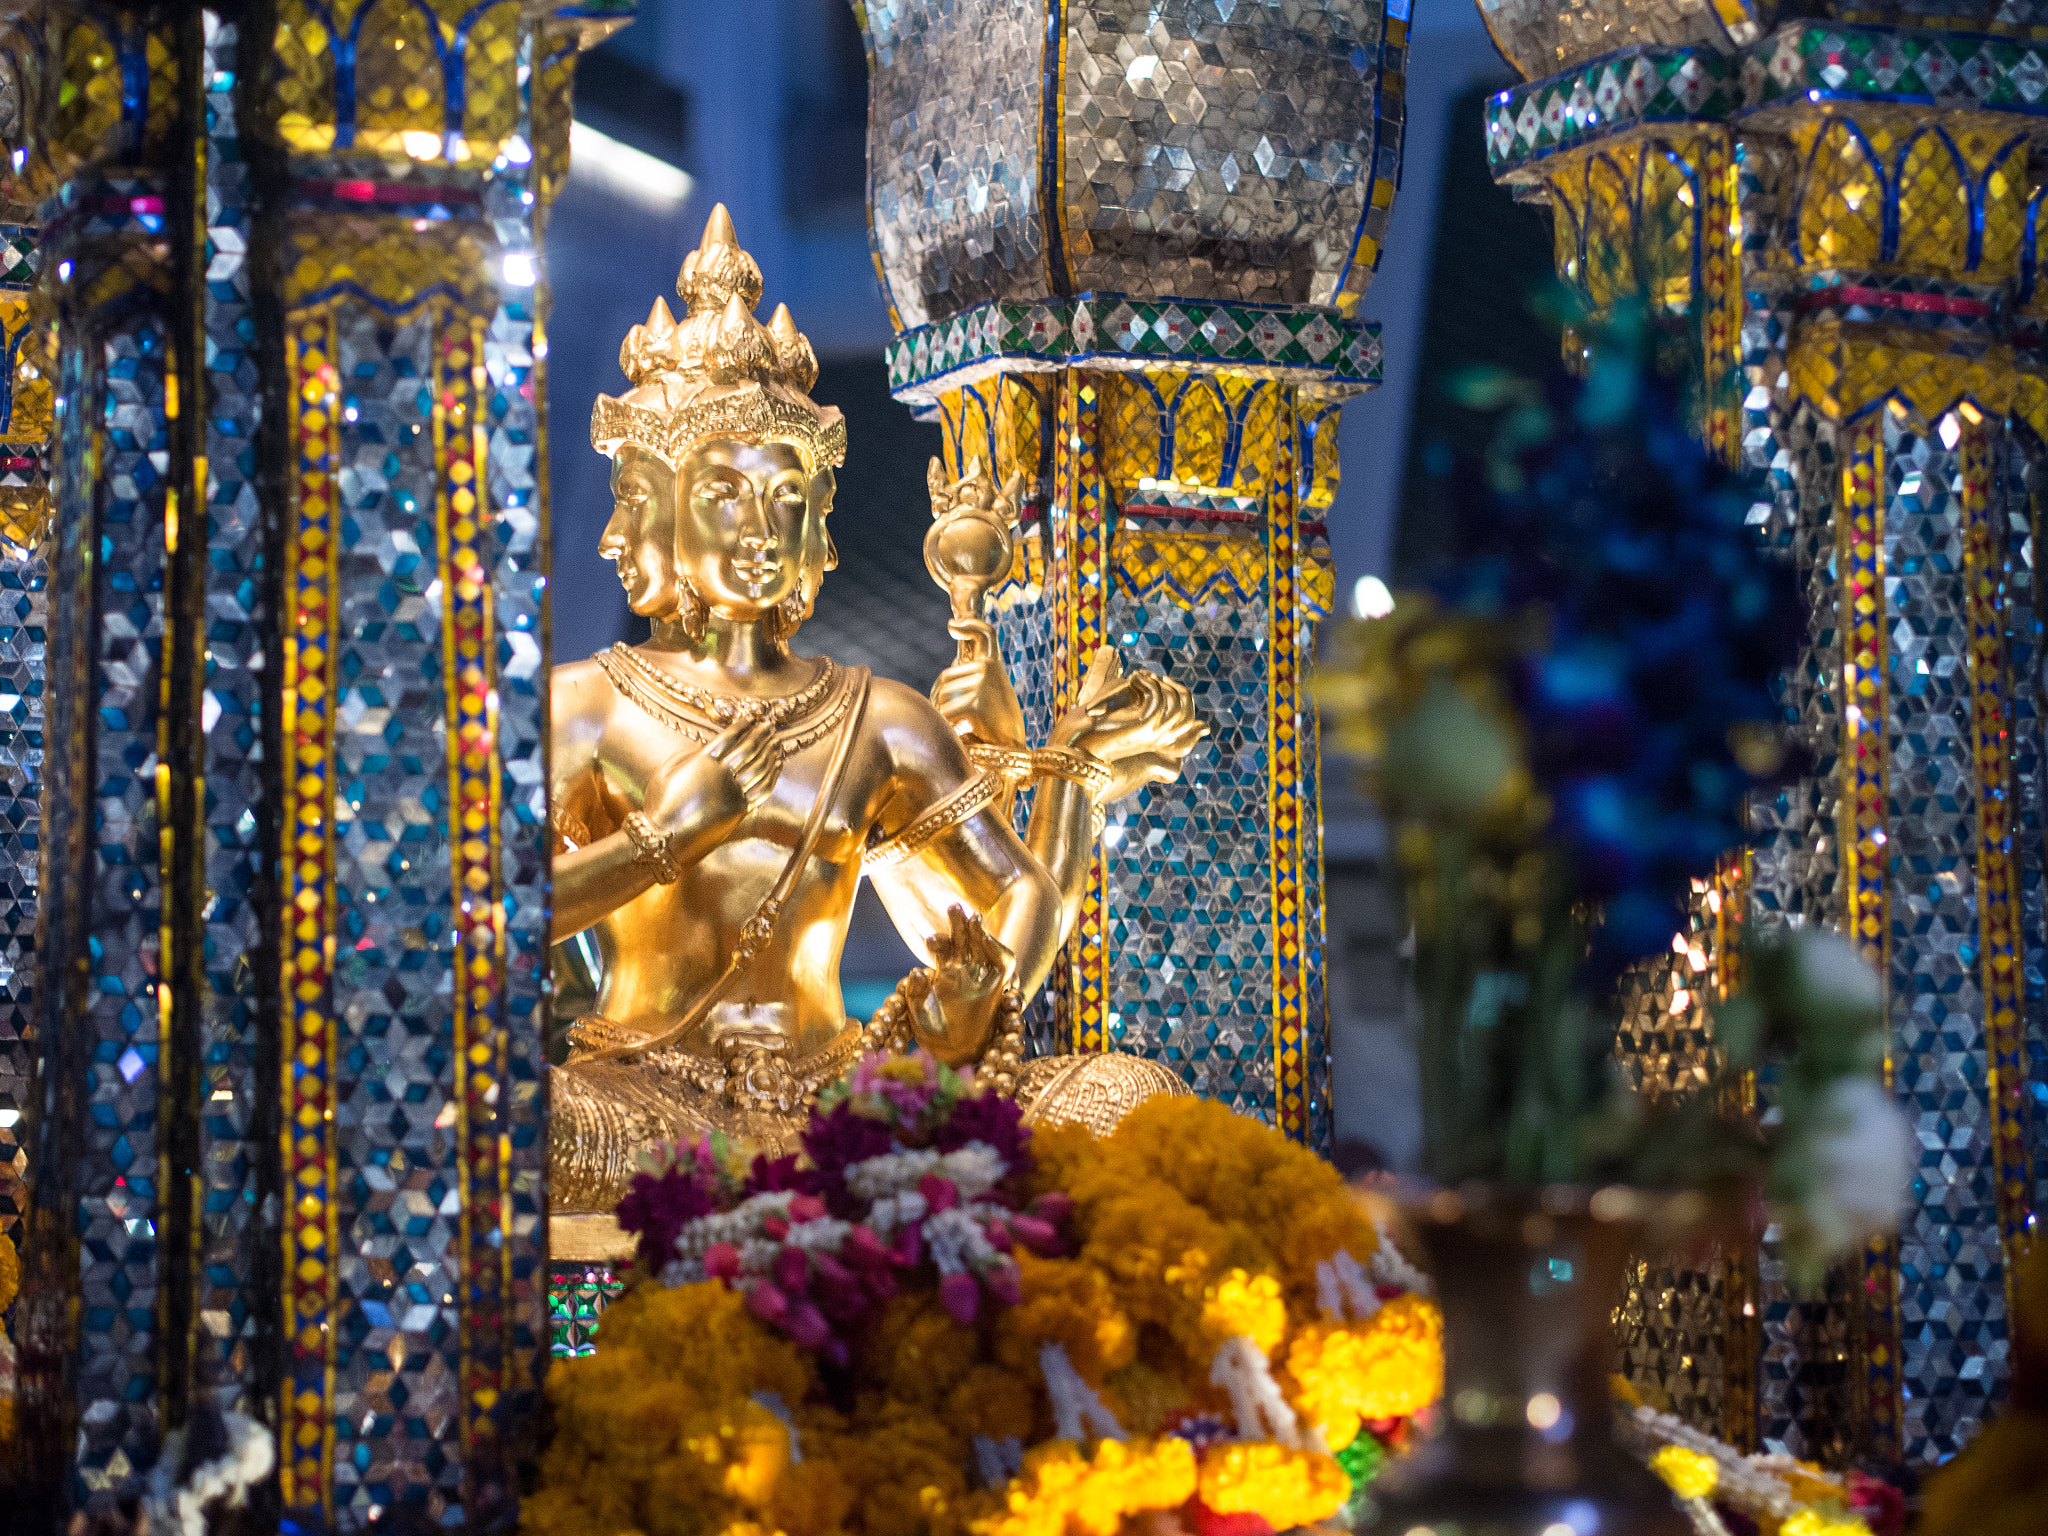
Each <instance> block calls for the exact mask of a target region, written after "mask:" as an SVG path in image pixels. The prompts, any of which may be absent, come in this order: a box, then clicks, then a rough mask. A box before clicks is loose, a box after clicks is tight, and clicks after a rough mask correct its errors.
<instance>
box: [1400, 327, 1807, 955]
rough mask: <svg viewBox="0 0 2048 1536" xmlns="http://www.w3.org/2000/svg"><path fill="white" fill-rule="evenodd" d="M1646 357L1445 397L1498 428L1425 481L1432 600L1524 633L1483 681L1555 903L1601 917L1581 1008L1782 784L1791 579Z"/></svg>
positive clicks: (1672, 918)
mask: <svg viewBox="0 0 2048 1536" xmlns="http://www.w3.org/2000/svg"><path fill="white" fill-rule="evenodd" d="M1650 339H1651V338H1650V337H1649V336H1648V335H1647V328H1646V327H1643V326H1642V325H1640V324H1636V325H1633V326H1631V325H1630V324H1629V323H1628V321H1627V319H1626V317H1624V319H1623V321H1621V322H1619V323H1617V324H1616V325H1614V326H1613V327H1612V328H1610V330H1609V331H1608V333H1607V334H1606V336H1605V337H1604V338H1603V339H1602V340H1601V341H1600V343H1599V344H1597V345H1596V346H1595V347H1594V348H1593V349H1592V354H1591V360H1590V367H1589V371H1588V375H1587V377H1585V378H1584V379H1577V378H1572V377H1570V376H1569V375H1567V374H1565V373H1564V372H1563V371H1562V370H1561V369H1560V370H1559V371H1558V372H1557V373H1556V374H1555V375H1554V376H1553V377H1551V378H1549V379H1548V380H1546V381H1545V382H1544V383H1543V384H1542V385H1540V386H1537V385H1532V384H1528V383H1525V382H1521V381H1515V380H1509V379H1504V378H1502V377H1500V376H1499V375H1491V376H1484V375H1475V376H1471V377H1468V378H1467V379H1465V380H1463V381H1461V384H1460V385H1459V386H1458V389H1459V393H1460V395H1461V397H1462V398H1463V399H1464V401H1465V403H1467V404H1475V403H1476V404H1480V405H1484V404H1486V403H1488V402H1489V401H1492V402H1495V403H1497V404H1499V405H1501V406H1504V407H1506V409H1505V411H1504V413H1503V416H1502V419H1501V422H1500V427H1499V431H1498V433H1497V435H1496V438H1495V441H1494V445H1493V447H1492V449H1491V450H1490V451H1489V453H1488V454H1487V455H1486V456H1485V458H1484V459H1483V460H1480V459H1479V458H1478V457H1477V456H1468V457H1464V458H1460V459H1454V460H1452V461H1451V462H1450V463H1449V464H1448V465H1447V466H1445V470H1446V474H1447V478H1448V483H1447V484H1445V485H1444V486H1442V487H1441V489H1442V490H1443V491H1444V492H1445V495H1444V497H1443V504H1444V505H1446V506H1447V508H1448V509H1449V512H1450V516H1451V518H1452V520H1453V523H1454V525H1455V526H1454V528H1453V530H1452V531H1453V533H1454V537H1455V547H1456V548H1457V550H1458V558H1457V559H1456V560H1455V561H1454V562H1452V563H1451V565H1450V567H1449V568H1448V569H1447V570H1445V571H1444V572H1443V573H1442V574H1441V575H1440V576H1439V577H1438V578H1437V579H1436V580H1435V581H1434V582H1432V583H1431V586H1432V588H1433V590H1434V592H1435V595H1436V596H1437V598H1438V599H1439V601H1440V602H1441V603H1442V604H1443V605H1444V606H1445V607H1446V608H1447V609H1449V610H1451V611H1453V612H1458V613H1463V614H1466V615H1469V616H1471V617H1474V618H1510V617H1514V616H1517V615H1520V614H1526V613H1529V612H1530V611H1532V610H1533V611H1534V612H1535V613H1536V614H1538V615H1540V616H1541V620H1542V622H1541V625H1540V626H1539V633H1540V634H1541V635H1542V639H1541V641H1540V643H1538V644H1536V645H1533V646H1529V647H1524V648H1521V649H1518V650H1516V651H1514V652H1513V653H1511V654H1510V655H1509V656H1508V657H1507V659H1506V661H1505V667H1506V676H1505V678H1504V679H1503V681H1504V684H1505V691H1506V693H1507V695H1508V697H1509V698H1510V699H1511V701H1512V703H1513V704H1514V706H1515V710H1516V712H1517V714H1518V715H1519V716H1520V721H1521V725H1522V730H1523V735H1524V750H1525V752H1526V761H1527V767H1528V769H1529V772H1530V775H1531V777H1532V778H1533V779H1534V781H1535V787H1536V789H1537V790H1538V792H1539V793H1540V794H1542V795H1543V796H1545V797H1547V798H1548V800H1549V802H1550V806H1551V818H1552V819H1551V824H1550V828H1549V836H1550V839H1551V840H1552V841H1553V842H1554V844H1555V845H1556V846H1557V847H1558V849H1559V851H1560V852H1562V853H1563V854H1564V855H1565V857H1566V860H1567V863H1568V866H1569V871H1570V881H1571V888H1572V894H1573V896H1574V897H1575V899H1577V900H1579V901H1582V902H1585V903H1588V904H1593V905H1597V906H1598V907H1599V909H1600V910H1601V912H1602V913H1603V914H1604V920H1603V921H1602V922H1601V923H1600V924H1599V925H1598V926H1597V927H1596V928H1595V929H1594V931H1593V932H1591V933H1590V934H1589V935H1588V941H1589V944H1590V954H1589V956H1588V961H1587V965H1588V973H1587V974H1586V975H1585V976H1584V977H1583V980H1584V981H1585V982H1586V983H1588V984H1589V985H1592V986H1594V987H1595V989H1596V990H1598V989H1600V988H1602V987H1604V986H1606V985H1607V984H1610V983H1611V982H1612V981H1613V980H1614V979H1615V978H1616V977H1618V976H1619V975H1620V973H1621V971H1622V970H1623V968H1625V967H1626V966H1627V965H1629V964H1630V963H1631V962H1634V961H1637V960H1640V959H1642V958H1643V957H1645V956H1646V955H1649V954H1653V953H1656V952H1657V951H1660V950H1662V949H1664V948H1666V947H1667V946H1668V945H1669V944H1670V942H1671V935H1672V934H1673V933H1674V932H1676V931H1678V930H1679V929H1680V928H1682V927H1683V925H1684V913H1683V906H1684V903H1685V900H1686V898H1687V895H1688V893H1689V891H1690V889H1691V882H1692V881H1693V880H1694V879H1695V878H1701V877H1704V876H1707V875H1709V874H1711V873H1712V871H1713V869H1714V865H1715V862H1716V860H1717V859H1718V857H1719V856H1720V855H1721V854H1722V853H1723V852H1724V851H1726V850H1728V849H1730V848H1733V847H1735V846H1737V845H1739V844H1740V843H1741V842H1742V840H1743V828H1742V807H1743V803H1744V801H1745V799H1746V797H1747V795H1748V793H1749V791H1750V790H1751V789H1752V787H1754V786H1756V785H1758V784H1760V783H1769V782H1776V781H1778V780H1780V779H1782V778H1784V777H1786V776H1787V775H1789V774H1791V773H1793V772H1796V771H1797V769H1798V767H1799V766H1800V764H1799V763H1798V762H1797V761H1796V760H1795V757H1796V754H1795V753H1794V752H1793V751H1791V750H1790V749H1789V748H1788V745H1787V743H1786V740H1785V737H1784V734H1783V732H1782V730H1781V727H1780V722H1781V721H1782V718H1783V713H1782V709H1781V707H1780V705H1779V703H1778V701H1777V698H1776V696H1775V693H1774V686H1773V685H1774V679H1775V678H1776V677H1778V676H1779V675H1780V674H1781V673H1783V672H1784V671H1785V670H1786V669H1787V668H1788V667H1790V666H1791V665H1792V664H1793V662H1794V660H1795V658H1796V655H1797V650H1798V643H1799V637H1800V633H1801V629H1802V622H1803V606H1802V603H1801V599H1800V595H1799V591H1798V587H1797V582H1796V578H1795V576H1794V573H1793V571H1792V569H1791V567H1790V565H1789V563H1787V562H1785V561H1783V560H1781V559H1778V558H1776V557H1774V556H1773V555H1771V554H1770V553H1768V552H1767V551H1765V550H1764V549H1763V547H1762V546H1761V543H1760V541H1759V539H1758V538H1757V536H1756V534H1755V532H1754V531H1753V530H1752V529H1751V528H1750V526H1749V525H1748V514H1749V511H1750V508H1751V506H1752V505H1753V503H1754V502H1755V500H1756V496H1757V494H1758V493H1757V492H1756V490H1755V489H1754V488H1753V485H1752V483H1751V482H1749V481H1747V480H1746V479H1745V478H1744V477H1742V476H1740V475H1738V474H1737V473H1735V472H1733V471H1731V470H1730V469H1729V468H1728V467H1727V466H1726V465H1724V464H1723V463H1722V462H1721V461H1720V460H1719V459H1717V458H1716V457H1714V456H1712V455H1711V454H1709V453H1708V452H1707V450H1706V449H1705V448H1703V447H1702V446H1701V444H1700V443H1699V442H1698V441H1697V440H1696V439H1695V437H1694V436H1693V434H1692V432H1691V431H1689V430H1688V427H1687V422H1686V418H1685V402H1684V399H1683V397H1682V395H1681V393H1680V391H1679V389H1678V388H1677V387H1676V385H1674V384H1673V383H1672V382H1671V381H1670V380H1669V379H1668V378H1665V377H1662V376H1660V374H1659V373H1658V372H1657V371H1656V370H1655V369H1654V368H1652V367H1651V366H1649V360H1648V357H1647V353H1648V350H1649V343H1650Z"/></svg>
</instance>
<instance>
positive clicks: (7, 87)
mask: <svg viewBox="0 0 2048 1536" xmlns="http://www.w3.org/2000/svg"><path fill="white" fill-rule="evenodd" d="M25 25H26V22H25V19H24V18H21V17H15V18H12V19H10V20H7V21H0V123H9V122H11V123H12V124H13V125H14V128H13V131H12V132H11V133H9V132H4V131H0V348H4V360H0V1233H5V1234H6V1235H7V1236H8V1237H9V1238H11V1239H13V1240H14V1241H15V1242H16V1243H17V1244H18V1243H20V1242H21V1240H22V1230H21V1228H22V1220H23V1217H24V1216H25V1215H26V1211H27V1205H28V1177H29V1145H28V1126H27V1125H26V1124H25V1118H26V1116H27V1112H28V1108H29V1102H30V1099H31V1097H32V1087H31V1085H32V1080H33V1078H34V1076H35V1023H34V1016H33V1005H32V1002H31V996H30V989H31V985H32V983H33V981H34V979H35V924H36V904H35V887H36V841H37V839H36V832H37V821H38V819H39V817H40V814H41V797H42V762H43V620H44V610H43V599H44V584H45V577H46V568H45V566H44V562H43V556H42V545H43V540H44V538H45V536H46V534H47V532H48V529H49V519H50V489H49V442H50V427H51V408H52V404H53V402H54V398H55V395H54V391H53V390H52V388H51V381H50V376H49V339H50V336H49V326H48V324H47V323H46V320H45V319H44V317H43V316H42V315H40V314H39V313H38V312H37V309H36V306H35V303H34V288H35V266H36V248H35V242H36V231H35V217H36V209H35V204H36V202H37V201H38V198H37V195H36V192H35V189H34V187H33V185H31V184H30V183H29V181H28V179H27V178H25V177H24V176H22V175H21V174H20V173H19V172H17V171H16V170H15V167H14V158H13V152H14V150H16V149H17V148H20V147H22V145H23V142H24V134H23V126H24V125H23V124H22V122H21V109H22V105H23V102H24V92H25V87H24V85H23V79H22V76H23V70H24V67H25V66H26V67H29V68H32V67H33V59H34V54H33V41H32V37H31V35H30V33H29V32H27V31H25V30H24V28H25Z"/></svg>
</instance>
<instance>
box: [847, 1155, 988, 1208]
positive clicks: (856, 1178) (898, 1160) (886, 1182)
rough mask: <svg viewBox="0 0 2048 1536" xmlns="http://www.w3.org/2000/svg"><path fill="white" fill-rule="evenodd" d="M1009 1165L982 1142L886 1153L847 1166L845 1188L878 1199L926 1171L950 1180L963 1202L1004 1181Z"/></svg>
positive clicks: (911, 1186) (904, 1188) (910, 1187)
mask: <svg viewBox="0 0 2048 1536" xmlns="http://www.w3.org/2000/svg"><path fill="white" fill-rule="evenodd" d="M1009 1171H1010V1165H1009V1164H1008V1163H1006V1162H1004V1161H1003V1156H1002V1154H1001V1153H1000V1152H998V1151H996V1149H995V1148H994V1147H992V1146H990V1145H989V1144H988V1143H987V1142H985V1141H970V1142H968V1143H967V1144H966V1145H965V1146H964V1147H960V1148H958V1149H957V1150H955V1151H952V1152H930V1151H903V1152H885V1153H883V1154H882V1155H881V1156H880V1157H870V1158H865V1159H863V1160H862V1161H860V1162H858V1163H849V1164H847V1167H846V1187H847V1188H848V1189H849V1190H851V1191H852V1192H853V1193H854V1194H855V1195H856V1196H858V1197H859V1198H860V1199H862V1200H881V1199H883V1198H885V1197H887V1196H890V1195H900V1194H903V1193H906V1192H909V1191H914V1190H915V1189H916V1188H917V1185H918V1181H919V1180H920V1179H922V1178H923V1177H924V1176H925V1175H926V1174H937V1175H938V1176H939V1177H940V1178H942V1179H950V1180H951V1181H952V1182H953V1183H954V1185H955V1186H957V1187H958V1189H959V1191H960V1198H961V1199H962V1200H963V1201H967V1200H978V1199H980V1198H981V1196H983V1195H985V1194H987V1193H988V1192H989V1191H990V1190H992V1189H994V1188H995V1187H996V1185H998V1184H1000V1183H1001V1182H1002V1181H1003V1178H1004V1176H1005V1175H1007V1174H1008V1173H1009Z"/></svg>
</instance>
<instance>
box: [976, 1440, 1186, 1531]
mask: <svg viewBox="0 0 2048 1536" xmlns="http://www.w3.org/2000/svg"><path fill="white" fill-rule="evenodd" d="M1194 1493H1195V1451H1194V1447H1193V1446H1191V1445H1189V1444H1188V1442H1187V1441H1185V1440H1173V1439H1168V1440H1156V1441H1146V1440H1136V1441H1131V1442H1129V1443H1125V1442H1122V1441H1117V1440H1105V1441H1103V1442H1102V1443H1101V1444H1100V1445H1098V1446H1096V1448H1095V1454H1094V1456H1093V1457H1087V1456H1083V1455H1082V1454H1081V1450H1080V1448H1079V1447H1078V1446H1076V1445H1075V1444H1074V1443H1073V1441H1071V1440H1055V1441H1053V1442H1052V1443H1051V1444H1049V1445H1043V1446H1040V1447H1039V1448H1038V1449H1036V1450H1034V1451H1033V1452H1032V1453H1031V1454H1030V1455H1029V1456H1026V1457H1025V1458H1024V1471H1023V1473H1022V1475H1021V1476H1019V1477H1018V1478H1017V1479H1016V1480H1015V1481H1014V1482H1013V1483H1012V1484H1011V1485H1010V1491H1009V1496H1008V1498H1007V1499H1006V1501H1005V1508H1004V1510H1003V1512H1002V1513H1001V1514H999V1515H994V1516H990V1517H987V1518H984V1519H980V1520H977V1521H975V1522H974V1523H973V1524H972V1525H971V1526H970V1527H969V1529H970V1530H972V1531H973V1532H974V1536H1068V1532H1069V1531H1070V1530H1072V1531H1079V1532H1083V1533H1085V1536H1116V1531H1117V1529H1118V1528H1119V1527H1120V1526H1121V1525H1122V1524H1123V1522H1124V1520H1125V1519H1126V1518H1127V1517H1128V1516H1131V1515H1136V1514H1142V1513H1144V1512H1145V1511H1146V1510H1153V1509H1176V1508H1178V1507H1179V1506H1180V1505H1182V1504H1185V1503H1186V1502H1187V1501H1188V1500H1189V1499H1191V1498H1193V1497H1194Z"/></svg>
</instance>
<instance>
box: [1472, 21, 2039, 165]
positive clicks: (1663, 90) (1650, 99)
mask: <svg viewBox="0 0 2048 1536" xmlns="http://www.w3.org/2000/svg"><path fill="white" fill-rule="evenodd" d="M1825 101H1867V102H1897V103H1899V104H1901V105H1908V106H1940V107H1946V108H1951V109H1953V110H1957V111H1974V112H2001V113H2013V114H2017V115H2020V116H2027V117H2043V116H2048V43H2044V42H2030V41H2027V40H2024V39H2020V38H2011V37H1997V36H1992V35H1990V34H1986V33H1975V32H1949V31H1935V30H1931V29H1911V28H1903V27H1875V26H1844V25H1841V24H1836V23H1828V22H1816V21H1793V22H1787V23H1786V24H1785V25H1783V26H1781V27H1779V28H1778V29H1777V31H1775V32H1773V33H1772V34H1771V35H1770V36H1768V37H1765V38H1761V39H1759V40H1758V41H1757V42H1755V43H1753V44H1751V45H1750V46H1749V47H1748V48H1746V49H1744V50H1743V51H1742V52H1741V53H1738V54H1722V53H1716V52H1715V51H1713V50H1712V49H1708V48H1657V47H1642V48H1629V49H1624V50H1623V51H1621V52H1619V53H1614V54H1609V55H1607V56H1606V57H1604V58H1599V59H1594V60H1592V61H1591V62H1590V63H1587V64H1584V65H1581V66H1579V67H1578V68H1576V69H1572V70H1567V71H1566V72H1565V73H1563V74H1559V75H1552V76H1550V77H1548V78H1547V79H1543V80H1532V81H1530V82H1528V83H1527V84H1526V85H1519V86H1516V87H1514V88H1513V89H1512V90H1506V91H1502V92H1501V93H1500V94H1499V95H1497V96H1495V97H1494V98H1493V99H1492V100H1491V101H1489V102H1488V103H1487V107H1486V158H1487V163H1488V164H1489V165H1490V166H1491V167H1492V168H1493V175H1494V179H1495V180H1496V181H1500V182H1505V183H1509V184H1516V183H1530V182H1536V181H1540V180H1541V179H1542V176H1543V162H1544V161H1546V160H1548V159H1549V158H1551V157H1552V156H1553V155H1556V154H1558V153H1560V152H1562V151H1565V150H1572V149H1580V148H1584V147H1585V146H1587V145H1590V144H1594V143H1598V142H1599V141H1601V140H1603V139H1608V138H1612V137H1614V136H1616V135H1617V134H1622V133H1626V132H1629V131H1630V130H1632V129H1636V128H1641V127H1646V126H1650V125H1655V124H1664V123H1717V122H1728V121H1731V120H1734V119H1738V118H1750V117H1755V118H1758V119H1760V120H1761V121H1762V122H1764V123H1768V122H1769V121H1770V120H1771V119H1772V117H1773V116H1774V115H1775V111H1774V109H1779V108H1783V107H1785V106H1788V105H1791V104H1794V103H1796V104H1798V105H1800V106H1806V105H1810V104H1812V103H1814V102H1825Z"/></svg>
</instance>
